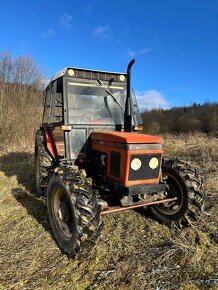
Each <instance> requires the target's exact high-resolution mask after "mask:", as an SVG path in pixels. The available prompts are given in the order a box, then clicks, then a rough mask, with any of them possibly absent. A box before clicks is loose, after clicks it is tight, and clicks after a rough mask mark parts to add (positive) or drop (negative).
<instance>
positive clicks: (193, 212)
mask: <svg viewBox="0 0 218 290" xmlns="http://www.w3.org/2000/svg"><path fill="white" fill-rule="evenodd" d="M165 168H166V169H169V170H171V171H175V173H176V174H177V175H179V176H180V178H181V179H182V183H183V190H184V192H185V194H184V196H185V199H186V200H185V203H184V205H183V208H182V210H181V211H180V213H179V214H176V215H175V216H173V215H172V216H170V217H169V216H167V215H164V214H163V213H160V212H159V211H158V210H156V208H155V207H151V210H150V212H151V214H152V215H153V217H154V218H155V219H157V220H158V221H159V222H162V223H165V224H167V225H169V226H170V225H171V224H172V223H175V224H176V226H177V227H179V228H184V227H186V226H188V225H189V224H191V223H192V222H195V221H197V220H198V218H199V215H200V213H201V211H202V210H203V205H204V193H203V188H202V179H201V177H200V175H199V173H198V172H197V171H196V170H195V169H193V168H192V167H191V166H190V165H189V164H188V163H187V162H185V161H183V160H179V159H178V158H171V159H169V158H166V159H165V160H164V161H163V166H162V169H163V172H164V170H165Z"/></svg>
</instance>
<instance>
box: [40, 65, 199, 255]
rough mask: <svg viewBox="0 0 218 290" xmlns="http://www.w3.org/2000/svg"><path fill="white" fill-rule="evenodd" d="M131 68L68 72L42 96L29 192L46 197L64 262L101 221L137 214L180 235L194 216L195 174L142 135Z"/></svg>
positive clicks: (89, 242) (196, 201)
mask: <svg viewBox="0 0 218 290" xmlns="http://www.w3.org/2000/svg"><path fill="white" fill-rule="evenodd" d="M134 62H135V60H134V59H133V60H132V61H131V62H130V63H129V64H128V67H127V71H126V72H124V73H117V72H116V73H115V72H107V71H98V70H90V69H82V68H75V67H67V68H65V69H62V70H61V71H59V72H58V73H56V74H55V75H54V77H53V78H52V80H51V81H50V83H49V84H48V86H47V88H46V89H45V91H44V113H43V120H42V125H41V127H40V129H39V130H38V131H37V132H36V137H35V172H36V192H37V194H38V195H40V196H41V195H44V196H45V197H46V203H47V210H48V217H49V220H50V224H51V228H52V231H53V234H54V238H55V240H56V243H57V245H58V246H59V248H60V249H61V251H62V252H63V253H65V254H66V255H68V256H69V257H73V256H75V255H76V254H77V253H78V252H80V250H81V249H82V248H85V247H88V246H90V245H93V244H94V243H95V242H96V241H97V239H98V237H99V236H100V234H101V229H102V225H103V221H102V216H103V215H105V214H110V213H115V212H121V211H125V210H130V209H137V208H142V210H143V211H144V210H147V211H149V212H150V215H151V216H153V218H154V219H156V220H157V221H159V222H161V223H164V224H166V225H168V226H171V225H172V224H174V225H175V226H176V227H178V228H184V227H186V226H188V225H189V224H190V223H193V222H195V221H196V220H197V219H198V217H199V215H200V213H201V210H202V206H203V202H204V195H203V191H202V180H201V178H200V176H199V174H198V172H197V171H196V170H195V169H193V168H192V167H191V166H190V165H189V164H188V163H186V162H185V161H182V160H179V159H178V158H170V157H164V156H163V148H162V139H161V138H160V137H157V136H151V135H146V134H144V133H142V130H143V128H142V119H141V116H140V110H139V107H138V104H137V99H136V96H135V93H134V90H133V89H131V68H132V65H133V64H134ZM140 132H141V133H140Z"/></svg>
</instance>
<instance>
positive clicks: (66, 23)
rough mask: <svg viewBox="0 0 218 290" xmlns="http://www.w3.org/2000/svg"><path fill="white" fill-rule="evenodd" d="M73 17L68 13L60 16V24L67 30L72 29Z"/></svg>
mask: <svg viewBox="0 0 218 290" xmlns="http://www.w3.org/2000/svg"><path fill="white" fill-rule="evenodd" d="M72 19H73V17H72V16H71V15H69V14H67V13H64V14H62V15H61V16H60V24H61V26H63V27H64V28H66V29H67V30H70V29H71V26H72Z"/></svg>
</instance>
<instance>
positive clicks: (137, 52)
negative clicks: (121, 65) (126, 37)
mask: <svg viewBox="0 0 218 290" xmlns="http://www.w3.org/2000/svg"><path fill="white" fill-rule="evenodd" d="M151 50H152V49H151V48H150V47H145V48H142V49H139V50H132V49H129V48H128V49H127V54H128V56H129V57H135V56H136V55H140V54H141V55H142V54H145V53H148V52H149V51H151Z"/></svg>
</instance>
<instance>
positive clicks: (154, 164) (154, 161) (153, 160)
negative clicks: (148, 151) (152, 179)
mask: <svg viewBox="0 0 218 290" xmlns="http://www.w3.org/2000/svg"><path fill="white" fill-rule="evenodd" d="M148 165H149V167H150V168H151V169H156V168H157V167H158V165H159V161H158V159H157V158H156V157H153V158H151V160H150V161H149V163H148Z"/></svg>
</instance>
